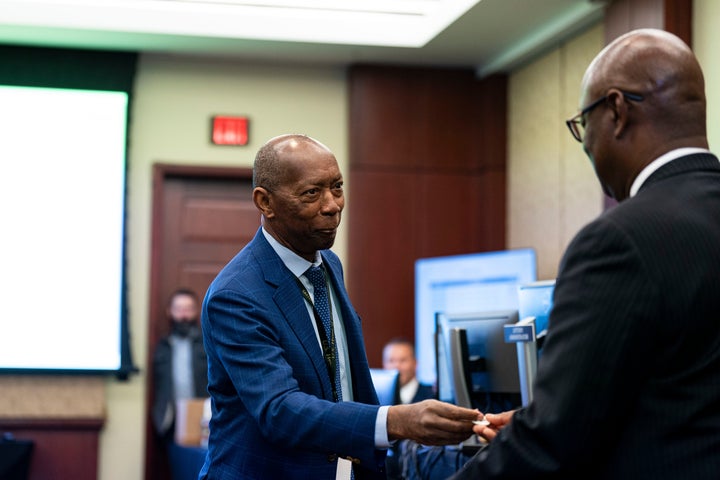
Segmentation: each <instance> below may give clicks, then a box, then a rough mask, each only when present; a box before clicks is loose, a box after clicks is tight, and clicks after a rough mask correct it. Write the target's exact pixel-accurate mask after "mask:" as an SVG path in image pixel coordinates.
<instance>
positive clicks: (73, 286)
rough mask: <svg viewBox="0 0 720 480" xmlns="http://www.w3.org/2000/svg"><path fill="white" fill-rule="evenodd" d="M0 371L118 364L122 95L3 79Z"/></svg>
mask: <svg viewBox="0 0 720 480" xmlns="http://www.w3.org/2000/svg"><path fill="white" fill-rule="evenodd" d="M0 105H1V106H2V107H0V169H1V171H2V174H0V225H2V235H0V266H1V267H0V284H1V286H0V302H1V304H2V310H3V313H2V315H0V370H3V371H20V372H24V371H41V372H42V371H68V372H114V371H117V370H119V369H120V368H121V361H122V358H121V357H122V348H123V347H122V345H121V344H122V335H121V326H122V317H123V314H124V312H123V303H124V302H123V283H124V279H123V266H124V259H123V257H124V225H125V175H126V166H125V161H126V151H125V150H126V130H127V111H128V93H126V92H121V91H97V90H75V89H55V88H35V87H15V86H1V85H0Z"/></svg>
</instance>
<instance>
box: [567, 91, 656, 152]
mask: <svg viewBox="0 0 720 480" xmlns="http://www.w3.org/2000/svg"><path fill="white" fill-rule="evenodd" d="M620 93H622V94H623V97H625V98H627V99H628V100H633V101H636V102H642V101H643V100H644V99H645V98H644V97H643V96H642V95H638V94H637V93H629V92H623V91H621V92H620ZM607 98H608V96H607V95H605V96H604V97H600V98H598V99H597V100H595V101H594V102H592V103H591V104H590V105H588V106H587V107H585V108H583V109H582V110H580V113H578V114H577V115H575V116H574V117H572V118H571V119H569V120H565V124H566V125H567V127H568V130H570V133H571V134H572V136H573V138H574V139H575V140H577V141H578V142H580V143H582V141H583V130H584V128H585V115H587V114H588V113H590V112H591V111H592V109H594V108H595V107H597V106H598V105H600V104H601V103H603V102H604V101H605V100H607Z"/></svg>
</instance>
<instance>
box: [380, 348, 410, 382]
mask: <svg viewBox="0 0 720 480" xmlns="http://www.w3.org/2000/svg"><path fill="white" fill-rule="evenodd" d="M416 367H417V361H416V360H415V355H414V354H413V349H412V347H410V346H409V345H404V344H391V345H388V346H387V347H385V351H384V352H383V368H385V369H387V370H397V371H398V372H400V385H405V384H407V383H408V382H409V381H410V380H412V379H413V378H415V369H416Z"/></svg>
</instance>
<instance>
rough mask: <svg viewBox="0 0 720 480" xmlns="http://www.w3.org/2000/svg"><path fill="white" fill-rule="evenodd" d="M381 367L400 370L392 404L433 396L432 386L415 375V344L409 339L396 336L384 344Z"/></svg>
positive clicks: (411, 401)
mask: <svg viewBox="0 0 720 480" xmlns="http://www.w3.org/2000/svg"><path fill="white" fill-rule="evenodd" d="M383 368H384V369H386V370H397V371H398V372H400V376H399V384H400V385H399V388H398V391H397V393H396V394H395V401H394V402H393V404H395V405H400V404H405V403H415V402H421V401H423V400H427V399H428V398H435V391H434V389H433V387H432V386H431V385H425V384H422V383H420V382H419V381H418V379H417V377H416V376H415V372H416V369H417V358H415V346H414V345H413V344H412V342H410V341H409V340H407V339H404V338H396V339H393V340H390V341H389V342H388V343H387V344H386V345H385V348H384V349H383Z"/></svg>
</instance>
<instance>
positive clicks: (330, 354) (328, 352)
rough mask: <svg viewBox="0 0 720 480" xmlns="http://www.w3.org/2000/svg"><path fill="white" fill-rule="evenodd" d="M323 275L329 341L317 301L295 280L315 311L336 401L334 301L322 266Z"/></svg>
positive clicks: (316, 323) (298, 280) (314, 315)
mask: <svg viewBox="0 0 720 480" xmlns="http://www.w3.org/2000/svg"><path fill="white" fill-rule="evenodd" d="M321 269H322V272H323V277H324V278H325V285H326V289H327V301H328V310H329V312H330V340H329V341H328V336H327V332H326V331H325V327H324V326H323V322H322V319H321V318H320V314H319V313H318V311H317V308H315V303H314V302H313V301H312V298H311V297H310V293H309V292H308V291H307V289H306V288H305V285H303V284H302V282H301V281H300V279H299V278H298V277H295V281H296V282H297V284H298V286H299V287H300V291H301V292H302V296H303V298H304V299H305V301H306V302H307V303H308V305H310V307H312V311H313V317H315V325H316V326H317V329H318V334H319V335H320V345H321V346H322V353H323V359H324V360H325V366H326V367H327V370H328V374H329V375H330V385H331V386H332V394H333V400H334V401H335V402H337V401H338V392H337V389H336V388H335V369H336V365H337V345H336V343H335V329H333V327H332V325H333V323H334V320H333V314H332V302H331V301H330V295H331V293H330V285H329V284H328V281H327V273H325V269H324V268H322V267H321Z"/></svg>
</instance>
